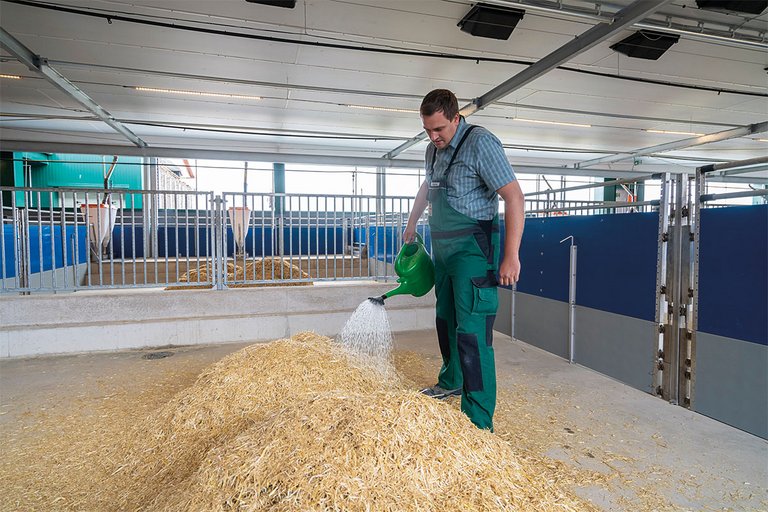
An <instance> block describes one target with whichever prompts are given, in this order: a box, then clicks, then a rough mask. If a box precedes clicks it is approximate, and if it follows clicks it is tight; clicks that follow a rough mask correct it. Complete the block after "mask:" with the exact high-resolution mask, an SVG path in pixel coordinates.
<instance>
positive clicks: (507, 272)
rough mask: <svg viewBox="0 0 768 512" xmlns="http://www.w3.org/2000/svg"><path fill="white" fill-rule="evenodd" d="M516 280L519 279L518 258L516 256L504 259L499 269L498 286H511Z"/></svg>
mask: <svg viewBox="0 0 768 512" xmlns="http://www.w3.org/2000/svg"><path fill="white" fill-rule="evenodd" d="M518 279H520V257H519V256H518V255H517V254H515V255H514V256H507V257H505V258H504V260H503V261H502V262H501V267H499V284H500V285H502V286H512V285H513V284H515V283H516V282H517V280H518Z"/></svg>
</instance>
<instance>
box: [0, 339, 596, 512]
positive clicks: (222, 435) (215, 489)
mask: <svg viewBox="0 0 768 512" xmlns="http://www.w3.org/2000/svg"><path fill="white" fill-rule="evenodd" d="M412 389H413V387H412V383H405V382H404V381H403V380H400V379H398V378H393V379H389V380H382V378H381V376H380V374H379V373H378V372H377V371H375V369H374V368H373V367H369V366H366V365H365V364H362V363H361V362H360V361H359V360H354V361H351V360H350V359H349V358H348V357H347V356H346V354H345V353H343V352H341V351H340V348H339V347H338V346H337V345H336V344H335V343H334V342H333V341H332V340H331V339H329V338H326V337H323V336H318V335H316V334H313V333H302V334H300V335H297V336H294V337H293V338H292V339H284V340H277V341H274V342H272V343H269V344H258V345H252V346H249V347H246V348H244V349H242V350H240V351H238V352H235V353H233V354H231V355H229V356H227V357H225V358H223V359H222V360H220V361H219V362H217V363H215V364H213V365H212V366H210V367H208V368H207V369H206V370H204V371H203V372H202V373H201V374H200V375H199V377H198V378H197V380H196V381H195V382H194V384H192V385H191V386H189V387H187V388H185V389H183V390H181V391H180V392H179V393H177V394H176V395H175V396H174V397H173V398H172V399H171V400H170V401H168V402H166V403H165V404H164V405H162V406H161V407H160V408H159V409H157V410H155V411H154V412H153V413H151V414H149V415H148V416H147V417H146V418H145V419H144V420H142V421H139V422H138V423H137V424H136V425H135V426H134V427H133V428H129V429H127V430H126V431H122V432H118V433H117V435H112V436H111V437H110V438H108V439H107V440H108V441H109V444H107V445H105V446H102V447H101V448H100V449H99V450H96V451H91V452H90V453H83V454H80V457H75V458H74V459H70V460H59V461H57V463H58V464H64V465H66V466H67V468H66V469H67V471H66V473H68V474H72V475H77V478H74V480H73V481H74V482H75V483H77V485H79V486H80V487H79V488H78V489H77V492H74V490H71V489H70V490H66V489H64V490H62V493H61V494H60V495H61V496H68V498H67V499H66V501H59V502H56V503H55V506H52V507H50V508H47V510H50V509H54V508H55V509H66V510H136V511H139V510H144V511H150V510H151V511H155V510H168V511H171V510H173V511H182V510H184V511H205V510H217V511H218V510H221V511H234V510H248V511H275V512H278V511H305V510H311V511H323V510H343V511H368V510H371V511H408V510H418V511H432V510H435V511H436V510H440V511H441V512H442V511H443V510H461V511H465V510H466V511H495V510H516V511H533V510H536V511H555V510H557V511H568V510H570V511H576V510H578V511H589V510H595V508H594V506H593V505H592V504H590V503H588V502H585V501H583V500H581V499H579V498H578V497H576V496H575V495H574V494H573V492H572V490H571V488H570V485H569V484H572V483H573V481H570V482H568V483H566V482H558V480H557V475H558V470H557V469H556V470H552V468H548V466H547V463H542V460H540V459H533V458H531V457H530V456H528V455H521V456H518V454H517V453H516V452H514V451H513V450H512V448H511V446H510V444H509V443H507V442H505V441H504V440H503V439H502V438H501V437H499V436H497V435H494V434H491V433H489V432H486V431H480V430H478V429H476V428H475V427H474V426H473V425H472V424H471V423H470V422H469V420H468V419H467V418H466V416H464V415H463V414H462V413H461V412H460V411H459V410H458V409H457V408H455V407H454V406H453V405H451V404H448V403H445V402H439V401H436V400H434V399H430V398H427V397H425V396H423V395H420V394H418V393H416V392H414V391H413V390H412ZM550 462H552V461H550ZM566 480H570V479H569V478H567V479H566ZM57 499H61V498H57ZM49 503H50V502H49ZM0 508H1V507H0Z"/></svg>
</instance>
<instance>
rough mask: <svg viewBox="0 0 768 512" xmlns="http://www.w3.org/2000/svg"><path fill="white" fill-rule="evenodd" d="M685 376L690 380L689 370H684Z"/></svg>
mask: <svg viewBox="0 0 768 512" xmlns="http://www.w3.org/2000/svg"><path fill="white" fill-rule="evenodd" d="M684 375H685V378H686V379H688V380H691V370H685V374H684Z"/></svg>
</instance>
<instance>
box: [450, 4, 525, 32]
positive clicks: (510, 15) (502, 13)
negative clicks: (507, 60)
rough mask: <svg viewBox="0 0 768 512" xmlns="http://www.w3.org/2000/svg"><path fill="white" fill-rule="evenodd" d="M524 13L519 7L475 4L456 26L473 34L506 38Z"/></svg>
mask: <svg viewBox="0 0 768 512" xmlns="http://www.w3.org/2000/svg"><path fill="white" fill-rule="evenodd" d="M524 14H525V11H521V10H520V9H510V8H508V7H499V6H496V5H486V4H475V5H474V6H473V7H472V9H470V10H469V12H468V13H467V14H466V16H464V17H463V18H462V19H461V21H459V22H458V23H457V24H456V26H457V27H461V30H462V31H463V32H468V33H470V34H472V35H473V36H477V37H487V38H490V39H502V40H506V39H509V35H510V34H511V33H512V31H513V30H514V29H515V25H517V22H518V21H520V20H521V19H523V15H524Z"/></svg>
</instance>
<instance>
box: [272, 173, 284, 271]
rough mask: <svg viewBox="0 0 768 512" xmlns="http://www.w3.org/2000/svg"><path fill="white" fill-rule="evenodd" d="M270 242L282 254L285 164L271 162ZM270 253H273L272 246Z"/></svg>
mask: <svg viewBox="0 0 768 512" xmlns="http://www.w3.org/2000/svg"><path fill="white" fill-rule="evenodd" d="M272 189H273V193H274V195H273V196H272V198H273V199H272V229H273V231H274V236H273V238H272V243H274V244H275V245H277V254H278V255H279V256H281V257H282V256H283V254H284V251H285V248H284V245H285V244H284V241H283V237H284V236H283V215H284V213H285V164H281V163H273V164H272ZM272 254H273V255H274V254H275V250H274V248H273V250H272Z"/></svg>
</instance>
